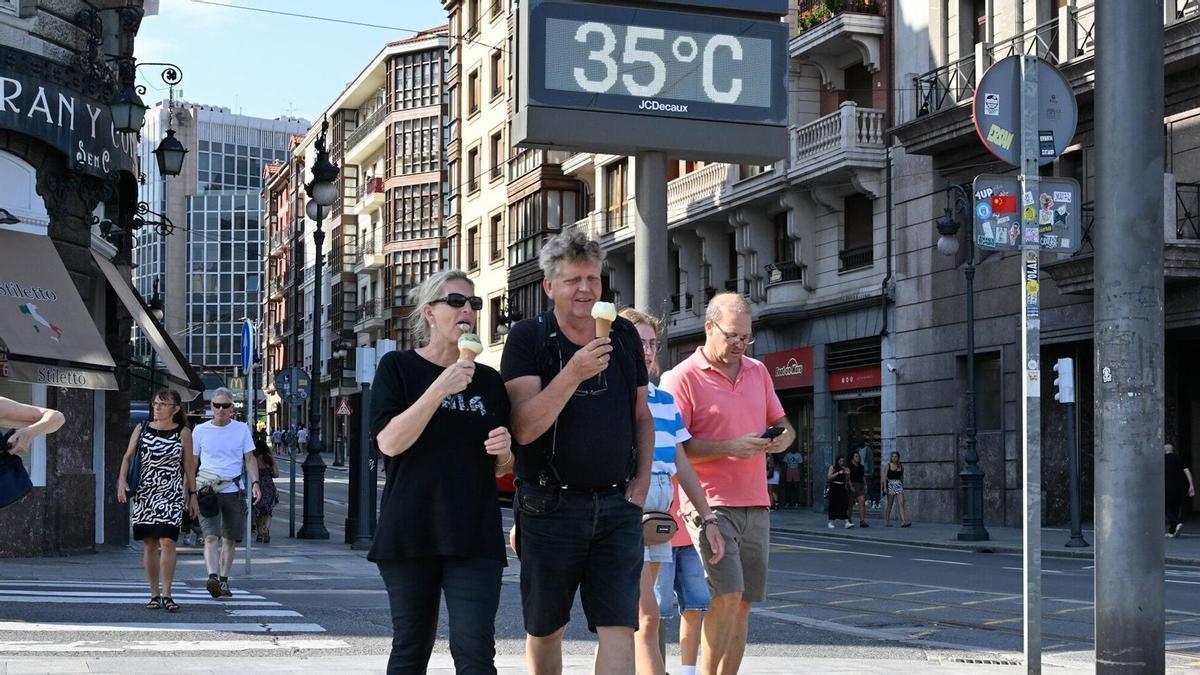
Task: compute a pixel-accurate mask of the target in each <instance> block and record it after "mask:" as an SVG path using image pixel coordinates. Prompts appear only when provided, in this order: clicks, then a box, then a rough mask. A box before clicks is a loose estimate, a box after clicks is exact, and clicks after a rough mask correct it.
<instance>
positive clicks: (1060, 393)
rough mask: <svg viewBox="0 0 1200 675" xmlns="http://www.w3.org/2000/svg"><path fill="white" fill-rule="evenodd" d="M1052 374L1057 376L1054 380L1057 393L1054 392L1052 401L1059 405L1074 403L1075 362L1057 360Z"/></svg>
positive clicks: (1065, 359) (1071, 360) (1066, 359)
mask: <svg viewBox="0 0 1200 675" xmlns="http://www.w3.org/2000/svg"><path fill="white" fill-rule="evenodd" d="M1054 372H1055V373H1057V374H1058V377H1056V378H1054V386H1055V387H1056V388H1057V391H1055V392H1054V400H1055V401H1058V402H1059V403H1074V402H1075V360H1074V359H1069V358H1064V359H1059V360H1058V363H1055V364H1054Z"/></svg>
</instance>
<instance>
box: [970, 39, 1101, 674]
mask: <svg viewBox="0 0 1200 675" xmlns="http://www.w3.org/2000/svg"><path fill="white" fill-rule="evenodd" d="M972 113H973V118H974V122H975V130H976V132H977V133H978V134H979V138H980V140H981V141H982V142H983V145H984V147H986V148H987V150H988V151H989V152H991V153H992V154H993V155H995V156H996V157H997V158H999V159H1000V160H1002V161H1005V162H1008V163H1009V164H1015V165H1017V166H1019V167H1020V175H1019V176H1017V177H1015V178H1008V179H1006V180H1005V181H1003V182H1001V181H1000V180H998V179H999V178H1001V177H996V176H980V177H979V178H977V179H976V188H975V199H976V203H975V206H974V208H973V209H972V211H973V213H974V223H975V231H974V232H973V233H972V236H974V238H975V239H974V240H975V242H976V244H977V245H978V246H980V247H982V248H989V249H992V250H1019V251H1020V252H1021V284H1020V289H1021V297H1022V302H1021V305H1020V306H1021V309H1022V311H1021V313H1020V316H1021V334H1022V335H1023V340H1022V342H1021V366H1020V368H1021V370H1020V371H1019V372H1021V394H1022V395H1021V400H1022V402H1023V410H1024V414H1023V415H1022V416H1021V439H1022V442H1021V448H1022V453H1021V456H1022V462H1023V464H1024V469H1025V491H1024V499H1023V501H1024V507H1025V522H1024V532H1023V535H1024V536H1023V543H1024V548H1023V551H1024V553H1023V555H1024V565H1023V567H1024V574H1025V598H1024V620H1025V622H1024V623H1025V633H1024V652H1025V668H1026V671H1027V672H1029V673H1040V672H1041V668H1042V495H1041V491H1042V485H1041V483H1042V479H1041V464H1042V431H1041V419H1042V413H1041V396H1042V377H1041V374H1042V371H1041V334H1040V329H1041V295H1040V291H1041V287H1040V279H1039V277H1040V272H1041V251H1042V250H1043V247H1044V245H1050V246H1049V249H1050V250H1055V251H1058V252H1071V251H1074V250H1078V245H1079V239H1080V236H1079V224H1078V222H1079V221H1078V218H1079V213H1078V208H1079V186H1078V184H1077V183H1074V181H1070V182H1067V183H1062V184H1061V185H1060V186H1061V187H1064V188H1065V189H1062V190H1055V189H1053V187H1055V185H1054V184H1052V183H1051V182H1050V180H1049V179H1047V180H1046V181H1042V179H1041V178H1040V176H1039V173H1038V166H1039V165H1041V164H1049V163H1050V162H1053V161H1054V160H1055V159H1056V158H1057V157H1058V156H1059V155H1060V154H1062V152H1063V151H1064V150H1065V149H1066V148H1067V146H1068V145H1070V143H1071V140H1072V138H1073V137H1074V136H1075V125H1076V123H1077V121H1078V107H1077V105H1076V102H1075V94H1074V91H1073V90H1072V89H1071V84H1070V82H1068V81H1067V79H1066V78H1065V77H1064V76H1063V74H1062V73H1061V72H1059V71H1058V69H1057V68H1055V67H1054V66H1052V65H1050V64H1049V63H1046V62H1045V61H1042V60H1040V59H1038V58H1037V57H1036V56H1029V55H1022V56H1010V57H1008V58H1005V59H1002V60H1000V61H997V62H996V63H995V64H993V65H992V67H991V68H989V69H988V70H987V72H985V73H984V74H983V78H982V79H981V80H980V82H979V85H978V86H977V87H976V90H975V99H974V102H973V103H972ZM1060 180H1061V179H1060ZM1012 181H1015V183H1016V190H1015V191H1014V190H1013V189H1012V188H1013V184H1012ZM981 195H983V196H982V197H981ZM998 209H999V210H1001V213H1000V215H997V210H998ZM1001 219H1004V220H1003V222H1001ZM1072 221H1073V222H1072ZM1060 226H1061V227H1060ZM1002 228H1003V233H1001V229H1002ZM1056 228H1058V229H1056ZM1014 235H1016V237H1014ZM1064 236H1065V237H1066V239H1067V241H1066V242H1065V243H1064V242H1063V241H1062V239H1063V237H1064ZM1015 238H1019V241H1014V239H1015Z"/></svg>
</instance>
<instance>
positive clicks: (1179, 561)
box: [771, 527, 1200, 567]
mask: <svg viewBox="0 0 1200 675" xmlns="http://www.w3.org/2000/svg"><path fill="white" fill-rule="evenodd" d="M854 529H857V528H854ZM771 531H772V532H781V533H784V534H805V535H815V536H823V537H829V536H830V535H829V533H828V532H826V531H824V530H820V529H808V528H797V527H772V528H771ZM837 532H838V536H837V538H838V539H855V540H858V541H869V542H873V543H876V544H901V545H904V546H919V547H921V548H936V549H943V550H950V551H965V552H967V553H1011V554H1014V555H1021V554H1022V553H1024V548H1023V547H1021V546H1012V545H1010V544H988V543H987V542H971V543H959V542H957V541H928V540H911V541H902V540H898V539H881V538H879V537H872V536H864V535H860V534H857V533H855V532H847V531H845V530H841V529H838V530H837ZM1042 556H1043V557H1050V558H1075V559H1078V560H1094V559H1095V556H1094V555H1093V553H1092V547H1089V548H1088V549H1087V550H1075V551H1063V550H1059V549H1056V548H1046V547H1042ZM1164 562H1165V563H1166V564H1168V565H1181V566H1185V567H1200V560H1197V559H1195V558H1178V557H1172V556H1167V557H1166V558H1165V559H1164Z"/></svg>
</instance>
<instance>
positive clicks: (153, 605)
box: [146, 595, 163, 609]
mask: <svg viewBox="0 0 1200 675" xmlns="http://www.w3.org/2000/svg"><path fill="white" fill-rule="evenodd" d="M162 606H163V604H162V598H160V597H159V596H157V595H156V596H154V597H152V598H150V602H147V603H146V609H162Z"/></svg>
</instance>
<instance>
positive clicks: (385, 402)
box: [367, 270, 513, 673]
mask: <svg viewBox="0 0 1200 675" xmlns="http://www.w3.org/2000/svg"><path fill="white" fill-rule="evenodd" d="M414 304H415V305H416V310H415V311H414V312H413V314H412V316H413V326H412V331H413V337H414V341H415V342H417V343H418V344H421V343H424V346H423V347H420V348H418V349H416V350H409V351H404V352H392V353H389V354H387V355H386V356H384V357H383V359H382V360H381V361H380V363H379V368H378V373H377V374H376V377H375V382H374V386H373V387H372V402H371V425H372V430H373V431H374V433H375V439H376V441H377V442H378V444H379V450H380V452H382V453H383V454H384V455H387V456H388V457H389V458H390V461H389V462H388V466H387V483H386V484H385V486H384V488H383V499H382V503H381V506H380V512H379V525H378V528H377V532H376V535H375V542H374V545H373V546H372V547H371V551H370V553H369V554H368V555H367V559H368V560H371V561H373V562H375V563H376V564H377V565H378V566H379V573H380V575H381V576H382V577H383V581H384V585H385V586H387V591H388V601H389V603H390V605H391V611H392V653H391V658H390V659H389V660H388V672H402V673H422V672H425V668H426V665H427V664H428V662H429V656H430V653H431V652H432V650H433V643H434V639H435V637H436V636H437V625H438V604H439V601H440V597H441V596H442V594H443V592H444V593H445V598H446V608H447V610H448V612H449V619H450V651H451V654H453V656H454V665H455V669H456V671H457V672H459V673H495V672H496V668H495V665H494V661H495V656H496V648H495V630H496V628H495V623H496V609H497V607H498V606H499V604H500V575H501V572H502V571H503V568H504V565H505V562H506V559H505V551H504V540H503V535H502V532H501V527H502V526H501V523H500V502H499V499H498V498H497V495H496V480H495V477H496V476H497V475H504V474H505V473H507V472H508V471H510V470H511V468H512V463H513V454H512V450H511V441H510V437H509V432H508V429H507V425H508V418H509V403H508V394H507V392H506V391H505V388H504V383H503V382H501V380H500V375H499V373H497V372H496V371H495V370H494V369H492V368H489V367H488V366H485V365H482V364H479V365H477V364H475V363H474V362H473V360H472V359H462V358H459V348H458V339H459V337H460V336H461V335H462V334H463V333H466V332H471V331H472V328H471V327H473V326H474V325H475V322H476V313H477V312H478V311H479V309H480V308H481V307H482V305H483V301H482V300H481V299H480V298H479V297H478V296H476V295H474V285H473V284H472V282H471V280H470V279H468V278H467V276H466V275H465V274H463V273H462V272H461V271H458V270H447V271H444V272H439V273H438V274H435V275H433V276H432V277H430V278H429V279H428V280H427V281H425V282H424V283H423V284H421V285H420V286H419V287H418V288H417V289H416V290H415V291H414ZM462 324H466V325H465V326H464V325H462Z"/></svg>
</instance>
